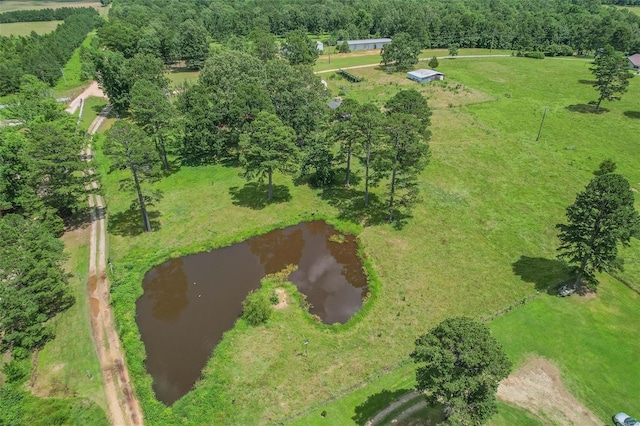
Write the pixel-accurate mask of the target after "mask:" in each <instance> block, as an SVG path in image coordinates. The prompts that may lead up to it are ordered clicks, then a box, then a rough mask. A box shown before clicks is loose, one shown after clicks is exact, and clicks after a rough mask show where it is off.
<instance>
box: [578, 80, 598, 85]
mask: <svg viewBox="0 0 640 426" xmlns="http://www.w3.org/2000/svg"><path fill="white" fill-rule="evenodd" d="M578 83H580V84H588V85H589V86H593V85H594V84H596V81H595V80H578Z"/></svg>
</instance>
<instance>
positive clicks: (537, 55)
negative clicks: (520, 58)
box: [524, 52, 544, 59]
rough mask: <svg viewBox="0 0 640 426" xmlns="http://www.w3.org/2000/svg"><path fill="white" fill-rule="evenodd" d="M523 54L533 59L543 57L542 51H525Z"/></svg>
mask: <svg viewBox="0 0 640 426" xmlns="http://www.w3.org/2000/svg"><path fill="white" fill-rule="evenodd" d="M524 56H525V57H527V58H533V59H544V53H542V52H526V53H525V54H524Z"/></svg>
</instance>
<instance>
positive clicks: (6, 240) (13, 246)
mask: <svg viewBox="0 0 640 426" xmlns="http://www.w3.org/2000/svg"><path fill="white" fill-rule="evenodd" d="M0 241H2V244H0V352H3V351H6V350H8V349H9V350H11V349H15V348H23V349H26V350H31V349H34V348H38V347H42V345H43V344H44V343H45V342H46V341H47V340H48V339H49V338H50V337H52V336H53V326H52V324H50V323H49V324H47V321H48V320H49V319H51V318H53V317H54V316H55V315H56V314H57V313H59V312H62V311H64V310H66V309H68V308H69V307H70V306H71V305H73V303H74V299H73V295H72V294H71V292H70V291H69V288H68V287H67V278H68V275H67V274H66V273H65V272H64V271H63V270H62V263H63V262H64V260H65V255H64V254H63V244H62V242H61V241H60V240H58V239H57V238H55V237H54V236H53V235H51V233H49V232H48V231H47V229H46V228H45V227H44V226H42V224H41V223H40V222H39V221H36V220H32V219H24V218H22V217H21V216H18V215H14V214H10V215H7V216H4V217H2V218H0ZM15 353H18V352H17V351H16V352H15Z"/></svg>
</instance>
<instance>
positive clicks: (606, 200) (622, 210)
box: [557, 173, 640, 286]
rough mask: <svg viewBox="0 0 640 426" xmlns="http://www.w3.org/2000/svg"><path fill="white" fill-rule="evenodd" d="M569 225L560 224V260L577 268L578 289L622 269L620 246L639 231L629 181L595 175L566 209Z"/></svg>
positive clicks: (614, 175) (639, 227)
mask: <svg viewBox="0 0 640 426" xmlns="http://www.w3.org/2000/svg"><path fill="white" fill-rule="evenodd" d="M567 221H568V223H567V224H559V225H557V228H558V229H559V230H560V233H559V235H558V237H559V238H560V241H561V244H560V247H559V248H558V250H559V251H560V257H561V258H563V259H566V260H568V261H569V262H570V263H571V264H573V265H575V266H576V280H575V286H577V285H578V284H580V282H581V280H582V279H585V280H586V281H587V282H589V283H590V284H592V285H596V284H597V283H598V281H597V279H596V277H595V273H596V272H607V271H612V270H616V269H621V267H622V263H621V262H620V260H619V259H618V243H621V244H623V245H628V244H629V241H630V239H631V237H632V236H637V235H638V233H639V232H640V218H639V216H638V212H637V211H636V210H635V208H634V197H633V193H632V192H631V188H630V186H629V182H628V181H627V180H626V179H625V178H624V177H623V176H621V175H618V174H613V173H607V174H603V175H600V176H596V177H595V178H594V179H593V180H592V181H591V182H589V185H587V187H586V188H585V190H584V191H582V192H580V193H579V194H578V196H577V197H576V201H575V202H574V203H573V204H572V205H570V206H569V207H568V208H567Z"/></svg>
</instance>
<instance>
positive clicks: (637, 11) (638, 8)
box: [616, 6, 640, 16]
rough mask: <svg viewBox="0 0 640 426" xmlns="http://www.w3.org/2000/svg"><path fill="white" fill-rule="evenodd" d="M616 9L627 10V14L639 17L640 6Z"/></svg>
mask: <svg viewBox="0 0 640 426" xmlns="http://www.w3.org/2000/svg"><path fill="white" fill-rule="evenodd" d="M616 8H618V9H628V10H629V12H631V13H634V14H636V15H638V16H640V6H616Z"/></svg>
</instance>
